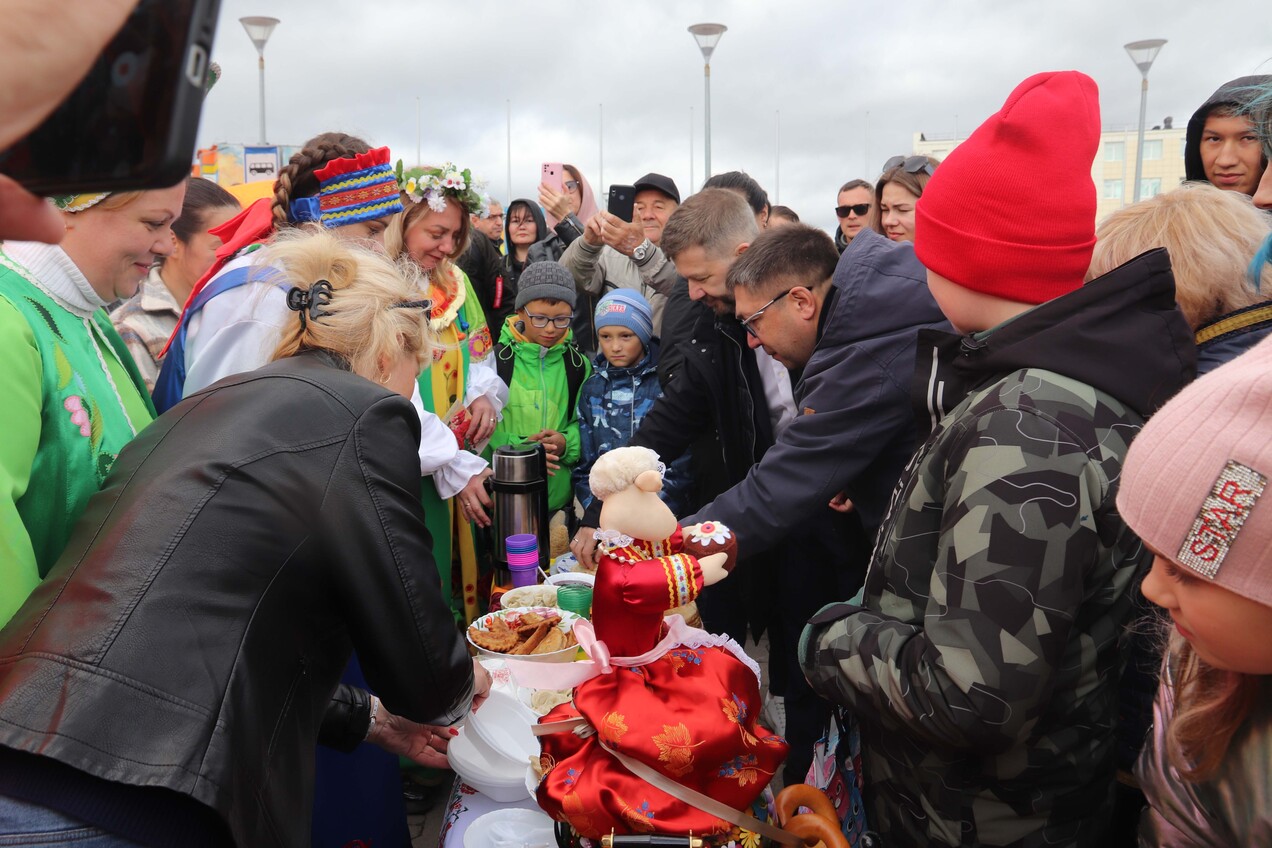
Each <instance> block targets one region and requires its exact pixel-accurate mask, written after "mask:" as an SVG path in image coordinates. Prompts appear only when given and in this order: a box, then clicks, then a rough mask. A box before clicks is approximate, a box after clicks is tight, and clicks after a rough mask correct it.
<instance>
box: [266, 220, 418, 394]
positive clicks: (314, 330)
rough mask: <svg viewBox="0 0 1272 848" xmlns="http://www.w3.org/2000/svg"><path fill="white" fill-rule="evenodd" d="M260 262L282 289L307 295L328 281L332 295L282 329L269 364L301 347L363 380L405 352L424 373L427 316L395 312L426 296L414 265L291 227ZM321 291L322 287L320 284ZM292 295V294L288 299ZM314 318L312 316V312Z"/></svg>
mask: <svg viewBox="0 0 1272 848" xmlns="http://www.w3.org/2000/svg"><path fill="white" fill-rule="evenodd" d="M262 254H263V255H262V257H261V261H262V262H264V263H267V264H268V265H269V266H270V267H271V268H272V269H274V271H275V272H277V273H281V274H282V275H283V277H284V283H283V285H284V287H285V288H288V289H291V288H295V289H299V290H300V291H301V292H303V293H304V296H305V297H308V296H310V295H311V294H313V295H316V293H315V292H313V288H314V286H315V285H316V284H317V283H319V282H321V281H326V283H327V284H328V285H329V286H330V296H329V297H328V298H321V297H320V298H319V299H320V300H322V301H323V302H322V303H321V304H320V306H318V307H315V310H314V312H313V313H309V312H308V311H306V313H305V318H304V319H303V320H302V318H301V313H300V312H294V313H293V315H294V319H295V320H294V322H293V323H290V324H288V325H287V326H286V327H285V329H284V330H283V336H282V341H281V342H280V343H279V345H278V347H277V349H276V350H275V351H274V356H273V358H274V359H281V358H283V357H287V356H294V355H295V354H297V353H301V352H303V351H307V350H321V351H326V352H328V353H331V354H334V355H335V356H337V357H339V358H340V359H341V360H343V361H344V362H346V363H348V365H349V367H350V369H351V370H353V371H354V372H355V373H358V374H361V375H362V376H364V377H368V378H369V379H370V378H372V376H371V375H376V374H378V373H380V371H381V368H380V364H381V363H382V362H384V361H386V360H387V361H390V362H391V361H393V360H395V359H396V358H397V357H398V355H399V354H400V353H402V352H403V351H405V352H407V353H410V354H412V355H414V356H415V357H416V358H417V359H418V361H419V364H420V370H423V369H424V367H425V366H426V364H427V363H428V361H429V358H430V355H431V352H432V348H431V343H430V339H429V338H428V335H427V334H428V330H427V321H426V319H427V311H426V310H424V309H422V308H397V307H399V306H400V305H401V304H403V303H406V302H410V301H418V300H421V299H422V298H424V297H425V291H426V285H425V280H424V278H423V276H422V274H421V273H420V271H419V269H418V268H417V267H416V266H415V265H414V263H412V262H410V261H409V260H408V261H405V262H394V261H392V260H390V259H388V258H387V257H386V256H384V255H383V254H381V253H379V252H378V251H374V250H371V249H368V248H364V247H359V246H357V245H355V244H353V243H351V242H348V241H342V240H340V239H338V238H336V237H335V236H333V235H331V234H330V233H328V232H326V231H324V230H317V231H314V230H311V229H309V228H305V229H303V230H298V229H293V230H289V231H285V232H282V233H280V234H279V235H278V236H277V239H276V241H275V242H274V243H273V244H272V245H271V246H270V248H269V249H268V250H266V251H262ZM324 288H325V287H324ZM294 297H295V296H293V298H294ZM311 314H312V315H313V316H314V317H310V315H311Z"/></svg>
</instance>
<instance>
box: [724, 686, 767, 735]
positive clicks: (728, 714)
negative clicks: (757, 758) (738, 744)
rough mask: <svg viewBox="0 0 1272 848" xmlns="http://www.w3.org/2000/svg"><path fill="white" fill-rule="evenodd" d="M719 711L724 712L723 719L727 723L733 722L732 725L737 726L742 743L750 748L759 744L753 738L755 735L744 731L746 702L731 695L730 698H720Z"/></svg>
mask: <svg viewBox="0 0 1272 848" xmlns="http://www.w3.org/2000/svg"><path fill="white" fill-rule="evenodd" d="M720 709H721V710H722V711H723V712H724V717H725V718H727V719H728V720H729V721H731V722H733V723H734V724H736V725H737V726H738V730H739V731H740V732H741V734H742V741H743V742H745V743H746V744H747V745H749V746H751V747H754V746H755V745H758V744H759V741H760V740H758V739H756V738H755V734H753V733H752V732H751V731H749V730H747V729H746V719H747V706H746V701H743V700H742V699H741V698H739V697H738V696H737V695H732V697H730V698H727V699H726V698H721V699H720Z"/></svg>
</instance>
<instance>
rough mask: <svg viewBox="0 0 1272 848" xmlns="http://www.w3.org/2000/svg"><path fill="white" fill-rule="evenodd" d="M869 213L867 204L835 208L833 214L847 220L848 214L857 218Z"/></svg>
mask: <svg viewBox="0 0 1272 848" xmlns="http://www.w3.org/2000/svg"><path fill="white" fill-rule="evenodd" d="M869 211H870V204H869V203H854V204H852V205H851V206H836V207H835V214H836V215H838V216H839V217H840V218H847V217H848V213H849V212H851V213H852V214H854V215H856V216H857V217H858V218H861V217H864V216H865V214H866V213H867V212H869Z"/></svg>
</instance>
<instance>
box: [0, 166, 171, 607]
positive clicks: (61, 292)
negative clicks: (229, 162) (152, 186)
mask: <svg viewBox="0 0 1272 848" xmlns="http://www.w3.org/2000/svg"><path fill="white" fill-rule="evenodd" d="M184 197H185V182H184V181H183V182H181V183H179V184H177V185H175V186H172V187H171V188H165V189H159V190H156V191H140V192H137V191H134V192H120V193H116V194H85V195H76V196H74V197H63V198H58V199H57V206H58V208H59V209H60V213H59V214H60V215H61V219H62V224H63V226H65V228H66V236H65V238H63V240H62V243H61V244H60V245H52V244H40V243H36V242H21V241H9V242H5V244H4V245H3V247H0V363H3V364H4V365H3V367H2V368H0V397H3V398H4V401H5V402H4V404H3V405H0V434H3V436H2V437H0V624H3V623H4V622H6V621H8V620H9V617H10V616H11V615H13V612H14V610H16V609H17V608H18V607H19V606H21V604H22V602H23V601H24V600H25V599H26V597H27V595H29V594H30V593H31V591H32V590H33V589H34V588H35V587H36V585H37V584H38V583H39V582H40V580H41V579H43V578H44V576H45V575H46V574H48V572H49V568H50V567H52V565H53V563H54V562H55V561H56V560H57V558H58V556H59V555H61V553H62V549H63V548H64V547H66V542H67V539H68V538H70V534H71V527H72V525H73V524H74V523H75V521H76V519H78V518H79V516H80V513H82V512H83V511H84V507H85V505H86V504H87V503H88V499H89V498H90V497H91V496H92V495H93V494H94V493H95V492H96V491H97V490H98V488H100V486H101V484H102V481H103V480H104V479H105V478H106V475H107V473H108V472H109V471H110V469H111V466H112V465H113V464H114V462H115V457H116V456H118V454H119V452H120V450H122V449H123V447H124V445H126V444H128V442H130V441H131V440H132V439H133V437H134V436H135V435H137V433H139V432H141V430H143V429H144V428H145V427H146V425H148V424H149V423H150V422H151V420H153V418H154V407H153V406H152V405H151V403H150V394H149V392H148V391H147V390H146V384H145V382H144V381H143V380H142V378H141V374H140V373H138V371H137V366H136V365H135V364H134V363H133V359H132V357H131V356H130V355H129V353H128V349H127V348H126V347H125V346H124V342H123V340H122V339H120V338H119V334H118V333H116V332H115V328H114V327H113V326H112V325H111V322H110V318H108V317H107V315H106V311H105V309H104V307H105V306H106V304H108V303H111V302H113V301H115V300H118V299H119V298H121V297H131V296H132V295H133V294H134V293H136V291H137V287H138V286H139V285H140V284H141V281H142V280H144V279H145V278H146V275H147V274H149V273H150V266H151V264H152V263H153V262H154V260H155V258H156V257H163V256H167V255H168V254H169V253H171V252H172V222H173V221H175V220H177V218H178V217H179V216H180V215H181V204H182V201H183V199H184Z"/></svg>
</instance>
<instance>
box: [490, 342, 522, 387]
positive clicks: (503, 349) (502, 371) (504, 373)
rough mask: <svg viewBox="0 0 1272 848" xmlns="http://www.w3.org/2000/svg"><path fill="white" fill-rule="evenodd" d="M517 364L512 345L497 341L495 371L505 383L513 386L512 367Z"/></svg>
mask: <svg viewBox="0 0 1272 848" xmlns="http://www.w3.org/2000/svg"><path fill="white" fill-rule="evenodd" d="M516 364H517V357H516V356H514V355H513V350H512V347H511V346H510V345H506V344H504V343H503V342H496V343H495V373H496V374H498V375H499V379H500V380H503V382H504V385H505V386H507V387H508V388H510V389H511V388H512V367H513V366H514V365H516Z"/></svg>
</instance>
